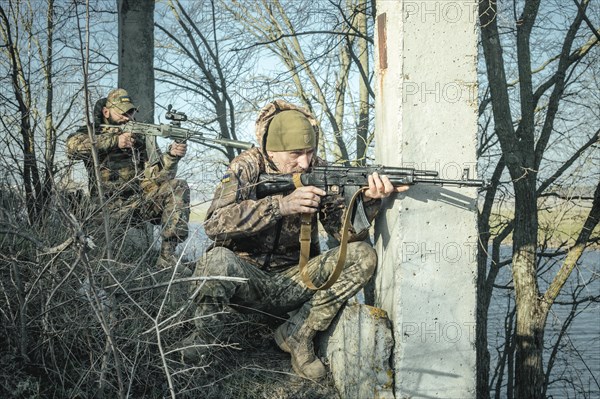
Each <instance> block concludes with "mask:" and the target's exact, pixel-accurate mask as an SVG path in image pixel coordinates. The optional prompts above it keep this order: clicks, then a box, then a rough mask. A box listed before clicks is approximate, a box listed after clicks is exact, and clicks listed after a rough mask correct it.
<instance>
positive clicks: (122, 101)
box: [106, 89, 137, 114]
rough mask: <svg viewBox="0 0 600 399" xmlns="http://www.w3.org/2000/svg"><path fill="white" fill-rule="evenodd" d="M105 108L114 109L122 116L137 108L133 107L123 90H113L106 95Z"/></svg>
mask: <svg viewBox="0 0 600 399" xmlns="http://www.w3.org/2000/svg"><path fill="white" fill-rule="evenodd" d="M106 108H109V109H110V108H115V109H117V110H118V111H119V112H120V113H122V114H124V113H127V112H129V111H131V110H132V109H136V110H137V107H136V106H135V105H133V102H132V101H131V97H129V94H128V93H127V91H125V89H114V90H111V91H110V93H108V97H106Z"/></svg>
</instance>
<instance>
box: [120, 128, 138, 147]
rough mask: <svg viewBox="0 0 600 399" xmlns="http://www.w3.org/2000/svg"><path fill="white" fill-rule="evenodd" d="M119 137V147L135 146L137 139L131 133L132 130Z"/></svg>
mask: <svg viewBox="0 0 600 399" xmlns="http://www.w3.org/2000/svg"><path fill="white" fill-rule="evenodd" d="M118 137H119V148H121V149H124V148H133V145H134V144H135V139H134V138H133V135H132V134H131V132H125V133H123V134H120V135H119V136H118Z"/></svg>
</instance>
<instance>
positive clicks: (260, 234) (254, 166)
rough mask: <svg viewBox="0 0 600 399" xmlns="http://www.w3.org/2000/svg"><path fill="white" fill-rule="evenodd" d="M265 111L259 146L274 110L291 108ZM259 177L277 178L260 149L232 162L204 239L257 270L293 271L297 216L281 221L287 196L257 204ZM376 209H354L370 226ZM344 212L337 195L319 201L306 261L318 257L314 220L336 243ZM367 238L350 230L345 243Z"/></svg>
mask: <svg viewBox="0 0 600 399" xmlns="http://www.w3.org/2000/svg"><path fill="white" fill-rule="evenodd" d="M270 105H271V107H270V108H269V106H268V107H266V111H265V109H263V113H262V114H261V116H260V117H259V120H258V121H257V139H258V142H259V143H261V144H262V139H263V137H262V136H263V134H264V132H265V131H266V128H267V126H268V122H269V121H270V119H272V117H273V116H274V115H275V114H276V113H277V112H278V111H279V110H281V109H290V108H287V107H293V106H291V105H290V104H287V103H283V102H277V101H276V102H274V103H272V104H270ZM273 105H274V107H273ZM303 112H304V111H303ZM265 114H267V115H265ZM309 115H310V114H308V113H307V116H309ZM310 118H312V116H310ZM313 121H314V120H311V122H313ZM314 122H315V125H314V126H315V129H317V128H316V121H314ZM324 164H325V162H324V161H323V160H321V159H319V158H318V157H316V156H315V157H314V158H313V163H312V165H314V166H316V165H324ZM261 173H277V172H276V170H275V169H274V168H273V166H272V165H270V163H269V161H268V160H267V157H266V155H265V154H264V153H263V152H262V150H261V149H260V148H253V149H251V150H248V151H245V152H244V153H242V154H240V155H239V156H238V157H236V158H235V159H234V160H233V161H232V162H231V164H230V165H229V167H228V170H227V172H226V174H225V175H224V176H223V178H222V179H221V182H220V183H219V185H218V187H217V189H216V192H215V195H214V198H213V201H212V203H211V205H210V208H209V210H208V213H207V216H206V220H205V223H204V229H205V231H206V233H207V235H208V237H209V238H211V239H212V240H214V241H215V243H214V245H215V246H225V247H227V248H230V249H231V250H233V251H234V252H236V253H237V254H238V255H239V256H241V257H243V258H245V259H246V260H249V261H251V262H252V263H254V264H256V265H257V266H258V267H260V268H264V269H275V270H276V269H282V268H287V267H291V266H294V265H297V264H298V259H299V256H300V243H299V241H298V240H299V236H300V215H299V214H297V215H290V216H282V215H281V213H280V209H279V199H280V198H281V197H282V196H283V195H287V194H289V193H282V194H278V195H274V196H268V197H265V198H261V199H259V198H257V196H256V189H255V185H256V182H257V181H258V177H259V175H260V174H261ZM380 205H381V201H380V200H376V201H371V202H369V203H368V204H363V203H362V202H361V201H359V202H357V204H356V205H355V206H357V207H358V206H360V207H364V210H365V213H366V216H367V219H368V221H369V222H371V221H372V220H373V219H374V217H375V215H376V214H377V211H378V210H379V207H380ZM344 209H345V201H344V198H343V197H342V196H340V195H328V196H326V197H324V198H322V199H321V205H320V208H319V212H318V213H317V214H315V215H314V216H313V220H312V238H311V254H310V256H311V257H313V256H316V255H318V254H319V253H320V246H319V236H318V227H317V218H318V219H319V221H320V222H321V225H322V226H323V228H324V229H325V231H326V232H327V233H328V234H331V235H332V236H333V237H335V238H336V239H337V240H338V241H339V239H340V237H341V228H342V217H343V213H344ZM367 235H368V227H367V228H363V229H362V231H355V230H354V229H353V228H351V234H350V238H349V241H358V240H363V239H365V238H366V237H367Z"/></svg>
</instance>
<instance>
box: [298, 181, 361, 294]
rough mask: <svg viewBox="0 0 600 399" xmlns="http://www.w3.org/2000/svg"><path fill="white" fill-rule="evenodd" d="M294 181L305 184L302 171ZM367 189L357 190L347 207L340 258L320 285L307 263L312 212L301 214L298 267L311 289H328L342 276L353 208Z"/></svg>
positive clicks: (305, 282) (304, 281)
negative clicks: (313, 279) (312, 277)
mask: <svg viewBox="0 0 600 399" xmlns="http://www.w3.org/2000/svg"><path fill="white" fill-rule="evenodd" d="M293 181H294V185H295V186H296V188H298V187H302V186H303V184H302V183H301V182H300V173H296V174H294V176H293ZM367 189H368V187H363V188H361V189H359V190H357V191H356V193H354V195H353V196H352V199H351V200H350V203H349V204H348V206H347V207H346V209H345V211H344V217H343V224H342V237H341V240H340V247H339V248H340V249H339V254H338V260H337V263H336V265H335V269H333V272H332V273H331V275H330V276H329V278H328V279H327V281H326V282H325V283H324V284H323V285H321V286H320V287H317V286H315V285H314V284H313V282H312V280H311V278H310V276H309V275H308V270H307V268H306V264H307V263H308V259H309V256H310V242H311V237H310V236H311V230H312V226H311V224H312V223H311V222H312V214H310V213H303V214H302V215H301V221H300V262H299V264H298V267H299V269H300V277H301V278H302V282H303V283H304V284H305V285H306V286H307V287H308V288H310V289H311V290H315V291H317V290H326V289H327V288H330V287H331V286H332V285H333V284H334V283H335V282H336V281H337V279H338V277H340V274H342V270H343V269H344V264H345V263H346V250H347V246H348V234H349V230H350V228H349V227H350V219H351V217H352V209H353V208H354V203H355V202H356V199H357V198H358V195H359V194H362V192H363V191H365V190H367Z"/></svg>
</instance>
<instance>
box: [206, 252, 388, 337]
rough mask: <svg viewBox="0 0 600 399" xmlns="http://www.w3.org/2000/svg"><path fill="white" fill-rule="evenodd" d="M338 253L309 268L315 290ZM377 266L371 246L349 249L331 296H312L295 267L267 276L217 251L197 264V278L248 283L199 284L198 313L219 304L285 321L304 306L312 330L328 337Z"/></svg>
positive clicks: (320, 258)
mask: <svg viewBox="0 0 600 399" xmlns="http://www.w3.org/2000/svg"><path fill="white" fill-rule="evenodd" d="M338 252H339V249H338V248H334V249H332V250H329V251H327V252H325V253H323V254H322V255H319V256H316V257H314V258H312V259H311V260H310V261H309V262H308V264H307V266H306V267H307V270H308V272H309V275H310V276H311V278H312V281H313V283H314V284H315V285H317V286H319V285H322V284H323V283H324V282H325V281H326V280H327V278H328V277H329V275H330V274H331V273H332V272H333V269H334V268H335V264H336V262H337V259H338ZM376 264H377V254H376V252H375V250H374V249H373V248H372V247H371V246H370V245H369V244H366V243H364V242H353V243H349V244H348V251H347V255H346V263H345V265H344V270H343V271H342V273H341V275H340V277H339V278H338V280H337V281H336V282H335V283H334V284H333V286H332V287H331V288H329V289H327V290H319V291H313V290H311V289H309V288H308V287H307V286H306V285H305V284H304V283H303V282H302V278H301V277H300V273H299V268H298V267H297V266H294V267H291V268H289V269H286V270H283V271H280V272H274V271H265V270H261V269H259V268H257V267H256V265H254V264H252V263H250V262H247V261H245V260H244V259H242V258H240V257H238V256H237V255H236V254H235V253H234V252H232V251H231V250H229V249H227V248H223V247H217V248H214V249H212V250H211V251H209V252H208V253H206V254H205V255H204V256H203V257H202V258H200V259H199V260H198V262H197V264H196V270H195V272H194V276H196V277H200V276H228V277H242V278H246V279H247V281H246V282H232V281H225V280H207V281H200V282H197V283H195V284H196V287H200V292H199V295H198V297H197V299H198V300H197V303H198V310H200V311H201V309H203V307H204V304H205V302H211V303H214V302H219V303H223V304H225V305H232V307H234V308H235V309H236V310H242V311H244V310H252V311H258V312H264V313H268V314H271V315H275V316H283V315H285V314H286V313H287V312H290V311H292V310H295V309H298V308H300V307H301V306H303V305H305V304H306V305H308V307H309V308H310V311H309V314H308V317H307V319H306V323H308V326H309V327H310V328H312V329H313V330H317V331H324V330H326V329H327V327H329V324H330V323H331V321H332V320H333V318H334V317H335V315H336V314H337V313H338V311H339V310H340V308H341V307H342V306H343V305H344V303H345V302H346V301H347V300H348V299H349V298H351V297H352V296H354V295H355V294H356V293H357V292H358V291H359V290H360V289H361V288H362V287H363V286H364V285H365V284H366V283H367V282H368V281H369V279H370V278H371V275H372V274H373V271H374V270H375V266H376ZM197 316H198V317H197V320H201V321H202V318H201V317H202V316H203V315H201V314H198V312H197ZM198 327H200V326H198Z"/></svg>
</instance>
